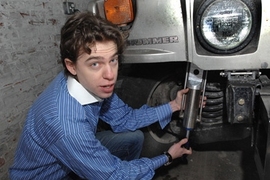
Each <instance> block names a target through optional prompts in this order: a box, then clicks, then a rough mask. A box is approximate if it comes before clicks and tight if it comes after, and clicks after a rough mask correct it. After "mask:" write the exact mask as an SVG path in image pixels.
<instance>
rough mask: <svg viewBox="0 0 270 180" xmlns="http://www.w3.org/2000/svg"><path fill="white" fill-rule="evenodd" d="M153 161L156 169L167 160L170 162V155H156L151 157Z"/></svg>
mask: <svg viewBox="0 0 270 180" xmlns="http://www.w3.org/2000/svg"><path fill="white" fill-rule="evenodd" d="M151 160H152V162H153V168H154V170H156V169H157V168H159V167H161V166H163V165H164V164H165V163H166V162H168V157H167V156H166V155H164V154H162V155H159V156H156V157H154V158H152V159H151Z"/></svg>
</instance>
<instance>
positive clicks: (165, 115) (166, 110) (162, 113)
mask: <svg viewBox="0 0 270 180" xmlns="http://www.w3.org/2000/svg"><path fill="white" fill-rule="evenodd" d="M155 110H156V113H157V117H158V120H159V125H160V126H161V128H162V129H163V128H164V127H165V126H166V125H167V124H168V123H169V122H170V121H171V118H172V108H171V106H170V104H169V103H167V104H163V105H161V106H158V107H156V109H155Z"/></svg>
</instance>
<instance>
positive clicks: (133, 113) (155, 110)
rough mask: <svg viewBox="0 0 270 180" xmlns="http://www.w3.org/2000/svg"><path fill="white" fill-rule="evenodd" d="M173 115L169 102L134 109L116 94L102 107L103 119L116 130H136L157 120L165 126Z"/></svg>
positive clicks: (162, 126)
mask: <svg viewBox="0 0 270 180" xmlns="http://www.w3.org/2000/svg"><path fill="white" fill-rule="evenodd" d="M171 116H172V109H171V107H170V105H169V104H168V103H167V104H163V105H160V106H157V107H149V106H147V105H143V106H142V107H141V108H139V109H133V108H131V107H129V106H128V105H127V104H125V103H124V102H123V101H122V100H121V99H120V98H119V97H118V96H117V95H116V94H114V95H113V96H111V98H109V99H106V100H105V101H104V104H103V106H102V109H101V119H103V120H104V121H105V122H107V123H108V124H110V125H111V127H112V129H113V130H114V131H115V132H122V131H126V130H132V131H134V130H136V129H139V128H142V127H146V126H149V125H151V124H153V123H155V122H159V124H160V126H161V128H164V127H165V126H166V125H167V124H168V123H169V122H170V121H171Z"/></svg>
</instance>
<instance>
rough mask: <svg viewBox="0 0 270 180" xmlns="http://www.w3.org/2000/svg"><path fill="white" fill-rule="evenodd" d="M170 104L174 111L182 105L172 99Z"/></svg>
mask: <svg viewBox="0 0 270 180" xmlns="http://www.w3.org/2000/svg"><path fill="white" fill-rule="evenodd" d="M169 104H170V106H171V108H172V111H173V112H175V111H179V110H180V105H179V104H177V103H176V101H175V100H173V101H171V102H170V103H169Z"/></svg>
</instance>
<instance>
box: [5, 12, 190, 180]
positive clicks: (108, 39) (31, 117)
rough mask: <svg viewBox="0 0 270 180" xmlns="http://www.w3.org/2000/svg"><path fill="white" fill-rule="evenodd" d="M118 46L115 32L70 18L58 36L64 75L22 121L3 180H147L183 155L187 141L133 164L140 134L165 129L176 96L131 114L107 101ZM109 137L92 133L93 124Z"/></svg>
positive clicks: (84, 18) (83, 17) (177, 105)
mask: <svg viewBox="0 0 270 180" xmlns="http://www.w3.org/2000/svg"><path fill="white" fill-rule="evenodd" d="M124 45H125V39H124V37H123V36H122V34H121V32H120V31H119V30H118V28H117V27H115V26H114V25H112V24H110V23H108V22H107V21H105V20H103V19H101V18H98V17H95V16H93V15H91V14H90V13H77V14H75V15H74V16H72V17H71V18H70V19H69V20H68V21H67V22H66V24H65V25H64V26H63V28H62V30H61V45H60V50H61V59H62V62H63V66H64V68H65V70H64V72H61V73H60V74H59V75H58V76H57V77H56V78H55V79H54V80H53V81H52V83H51V84H50V85H49V86H48V88H47V89H46V90H45V91H44V92H43V93H42V94H41V95H40V96H39V97H38V99H37V100H36V101H35V103H34V104H33V106H32V107H31V109H30V110H29V114H28V116H27V120H26V123H25V127H24V130H23V133H22V137H21V139H20V142H19V144H18V149H17V152H16V156H15V160H14V164H13V166H12V167H11V168H10V178H11V179H14V180H19V179H24V180H25V179H49V180H53V179H57V180H59V179H69V178H70V176H69V175H70V173H75V174H76V175H78V176H79V177H80V178H82V179H94V180H95V179H98V180H100V179H117V180H118V179H152V177H153V175H154V172H155V169H157V168H159V167H161V166H162V165H164V164H166V163H168V162H169V161H171V160H172V159H175V158H178V157H181V156H182V155H183V154H191V153H192V152H191V150H187V149H185V148H182V145H183V144H185V143H186V142H187V139H183V140H181V141H180V142H179V143H176V144H174V145H173V146H171V147H170V149H169V150H168V152H167V153H165V154H162V155H160V156H157V157H154V158H151V159H150V158H139V156H140V152H141V149H142V143H143V134H142V132H141V131H139V130H137V129H139V128H142V127H145V126H148V125H150V124H152V123H155V122H159V123H160V125H161V127H165V126H166V124H168V122H169V121H170V120H171V115H172V113H173V112H174V111H178V110H180V109H181V100H182V95H183V94H184V93H187V91H188V90H187V89H185V90H181V91H179V92H178V94H177V97H176V99H175V100H173V101H171V102H169V103H168V104H164V105H161V106H158V107H148V106H146V105H144V106H142V107H141V108H140V109H132V108H130V107H128V106H127V105H126V104H124V103H123V101H121V100H120V99H119V98H118V97H117V95H116V94H114V92H113V90H114V85H115V83H116V80H117V73H118V64H119V56H120V55H121V54H122V52H123V49H124ZM99 119H102V120H103V121H105V122H106V123H108V124H109V125H110V126H111V128H112V130H113V131H114V133H113V132H110V131H102V132H99V133H97V123H98V120H99Z"/></svg>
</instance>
